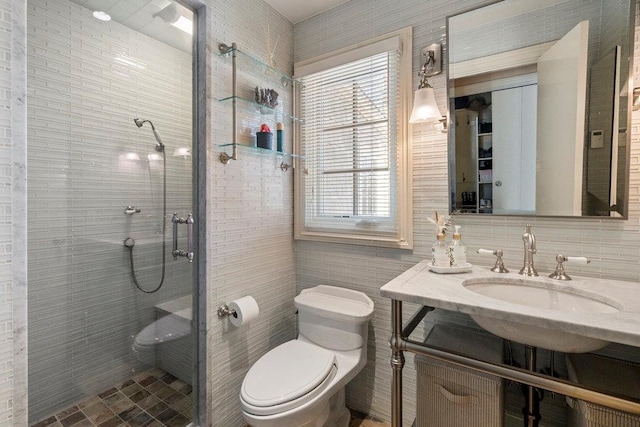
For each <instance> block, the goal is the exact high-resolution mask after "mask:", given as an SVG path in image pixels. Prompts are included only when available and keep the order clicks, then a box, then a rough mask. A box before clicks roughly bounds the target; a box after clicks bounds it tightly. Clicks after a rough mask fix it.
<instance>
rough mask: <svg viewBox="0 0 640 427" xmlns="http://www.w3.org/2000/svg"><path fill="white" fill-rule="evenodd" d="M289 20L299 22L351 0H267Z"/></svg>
mask: <svg viewBox="0 0 640 427" xmlns="http://www.w3.org/2000/svg"><path fill="white" fill-rule="evenodd" d="M265 1H266V2H267V3H269V4H270V5H271V6H272V7H273V8H274V9H275V10H277V11H278V12H280V13H281V14H282V16H284V17H285V18H287V19H288V20H289V21H291V22H293V23H294V24H297V23H298V22H301V21H304V20H305V19H307V18H311V17H312V16H315V15H317V14H319V13H322V12H324V11H326V10H329V9H333V8H334V7H336V6H339V5H341V4H343V3H346V2H348V1H349V0H265Z"/></svg>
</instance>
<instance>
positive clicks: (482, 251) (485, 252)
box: [476, 249, 509, 273]
mask: <svg viewBox="0 0 640 427" xmlns="http://www.w3.org/2000/svg"><path fill="white" fill-rule="evenodd" d="M476 252H477V253H479V254H480V255H495V256H496V265H494V266H493V268H492V269H491V271H493V272H494V273H508V272H509V270H507V267H505V266H504V262H502V255H503V254H504V253H503V252H502V249H496V250H495V251H492V250H491V249H478V250H477V251H476Z"/></svg>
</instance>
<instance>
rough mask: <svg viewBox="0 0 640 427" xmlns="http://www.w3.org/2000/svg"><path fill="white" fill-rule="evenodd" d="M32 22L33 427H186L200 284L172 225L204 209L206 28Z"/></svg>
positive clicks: (42, 17) (137, 17) (124, 16)
mask: <svg viewBox="0 0 640 427" xmlns="http://www.w3.org/2000/svg"><path fill="white" fill-rule="evenodd" d="M89 3H90V4H91V7H92V8H91V9H89V8H87V7H85V4H86V5H89ZM161 6H162V7H161ZM27 10H28V16H27V28H28V36H27V37H28V38H27V41H28V52H27V55H28V56H27V69H28V76H27V79H28V80H27V81H28V99H27V101H28V245H29V246H28V269H29V270H28V271H29V273H28V282H29V294H28V301H29V302H28V310H29V319H28V321H29V331H28V332H29V337H28V339H29V342H28V345H29V423H30V424H35V423H41V424H40V425H47V424H50V423H55V422H61V423H62V424H63V425H73V424H74V423H77V422H85V423H89V422H90V423H92V424H86V425H100V424H101V423H102V422H107V421H111V422H112V423H116V422H118V421H120V422H123V423H124V422H129V423H138V424H139V425H146V424H145V423H149V422H153V421H156V422H157V423H160V425H164V424H171V425H187V424H188V422H189V421H190V420H191V418H192V409H191V408H192V399H191V396H192V394H193V393H192V387H191V384H192V378H191V376H192V372H193V363H194V362H193V354H194V351H195V350H194V343H195V337H194V336H193V333H192V330H193V327H192V308H191V303H192V295H191V294H192V292H191V290H192V283H193V280H194V276H195V275H194V274H193V271H192V270H193V267H192V266H193V264H191V263H189V262H188V260H187V258H186V257H178V259H177V260H174V257H173V256H172V249H173V241H172V238H173V232H172V226H173V223H172V221H171V219H172V216H173V213H174V212H176V213H177V215H178V216H179V217H182V218H186V217H187V215H188V214H189V213H191V209H192V157H191V149H192V140H193V136H192V52H191V49H192V36H191V34H190V33H189V30H190V29H191V28H192V24H190V22H192V21H193V14H192V12H191V11H189V10H187V9H186V8H184V7H182V6H180V5H179V4H177V3H172V2H169V1H165V2H148V1H131V0H122V1H115V2H114V1H102V2H101V1H92V2H86V1H85V0H47V1H46V2H43V1H36V0H33V1H32V0H28V2H27ZM96 11H102V12H104V13H106V14H111V18H112V19H111V20H108V21H105V20H104V18H105V16H104V15H101V14H94V12H96ZM178 22H180V23H181V24H179V25H177V23H178ZM134 119H135V120H134ZM178 226H179V230H178V231H179V233H178V247H179V249H180V250H186V243H187V242H186V234H187V233H186V226H185V225H184V224H179V225H178ZM85 419H86V420H87V421H84V420H85ZM138 424H136V425H138ZM83 425H84V424H83ZM114 425H117V424H114ZM155 425H158V424H155Z"/></svg>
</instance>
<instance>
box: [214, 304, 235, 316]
mask: <svg viewBox="0 0 640 427" xmlns="http://www.w3.org/2000/svg"><path fill="white" fill-rule="evenodd" d="M227 316H233V317H238V315H237V314H236V311H235V310H233V309H229V306H228V305H227V304H222V305H221V306H220V307H218V317H219V318H221V319H222V318H223V317H227Z"/></svg>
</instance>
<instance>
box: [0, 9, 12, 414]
mask: <svg viewBox="0 0 640 427" xmlns="http://www.w3.org/2000/svg"><path fill="white" fill-rule="evenodd" d="M10 66H11V2H10V1H8V0H3V1H1V2H0V188H2V191H1V193H0V194H1V197H0V426H3V425H9V424H10V423H11V419H12V415H13V408H12V397H13V396H12V394H13V363H12V361H13V349H14V347H13V315H12V311H13V310H12V309H13V292H12V280H13V274H12V264H11V259H12V244H11V243H12V242H11V236H12V227H11V201H12V180H11V174H12V170H11V69H10Z"/></svg>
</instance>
